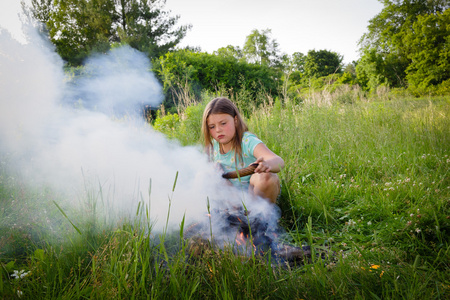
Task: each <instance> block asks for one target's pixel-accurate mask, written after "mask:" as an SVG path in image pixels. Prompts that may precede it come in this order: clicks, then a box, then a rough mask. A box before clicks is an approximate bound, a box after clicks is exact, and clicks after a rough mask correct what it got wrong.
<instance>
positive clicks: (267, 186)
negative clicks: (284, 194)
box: [250, 173, 280, 203]
mask: <svg viewBox="0 0 450 300" xmlns="http://www.w3.org/2000/svg"><path fill="white" fill-rule="evenodd" d="M250 190H251V191H252V192H253V194H255V195H256V196H260V197H263V198H265V199H268V200H269V201H270V202H272V203H276V202H277V198H278V195H279V194H280V179H279V178H278V175H277V174H275V173H256V174H253V175H252V177H250Z"/></svg>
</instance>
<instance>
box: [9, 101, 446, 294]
mask: <svg viewBox="0 0 450 300" xmlns="http://www.w3.org/2000/svg"><path fill="white" fill-rule="evenodd" d="M210 99H211V98H210V97H209V98H206V97H205V100H206V101H207V100H210ZM355 99H356V98H355ZM355 99H353V98H351V94H346V95H340V96H339V97H335V98H332V99H329V100H327V101H319V100H320V99H316V100H317V101H303V102H301V103H290V102H281V101H279V100H276V101H272V100H271V99H270V98H267V99H264V103H265V104H264V105H262V106H261V107H259V108H257V109H254V110H253V111H252V113H249V114H248V115H247V118H246V121H247V123H248V125H249V128H250V131H252V132H254V133H255V134H256V135H258V136H259V137H260V138H261V139H262V140H263V141H264V142H265V143H266V144H267V145H268V147H269V148H271V149H272V150H273V151H274V152H276V153H277V154H279V155H280V156H281V157H282V158H283V159H284V160H285V165H286V166H285V168H284V169H283V171H282V172H281V173H280V177H281V180H282V194H281V197H280V199H279V202H278V206H279V207H280V209H281V219H280V224H281V225H282V227H283V228H284V229H285V230H286V234H285V236H283V240H284V241H285V242H286V243H290V244H292V245H295V246H299V247H300V246H311V248H312V249H313V252H316V251H317V252H319V251H326V252H327V253H332V254H333V255H330V256H325V257H322V256H320V255H319V256H317V255H314V253H313V255H312V257H311V258H310V259H305V260H304V261H302V262H301V263H298V264H296V265H292V264H283V263H277V262H274V261H272V260H271V258H270V256H268V255H267V256H266V257H261V256H258V255H251V256H244V255H239V254H236V253H235V251H232V250H231V249H228V248H227V247H225V248H223V249H218V248H214V247H211V246H210V245H203V246H202V247H203V248H202V249H200V254H198V253H197V254H196V255H194V254H193V253H192V251H191V250H192V247H191V246H192V243H191V244H190V241H189V240H188V239H185V238H184V237H183V234H182V232H183V228H185V227H186V226H187V225H188V224H185V223H184V220H179V223H180V229H181V230H179V231H178V232H175V233H173V232H168V231H164V232H154V231H153V229H152V224H153V223H152V220H150V219H149V218H148V217H147V216H148V211H147V208H146V206H145V205H142V206H139V208H138V210H137V211H136V216H137V217H136V218H135V219H133V221H127V220H122V221H121V222H120V223H117V224H111V223H110V222H107V221H106V220H104V218H102V217H98V214H97V213H96V209H97V208H96V207H97V205H98V206H100V204H101V203H102V191H101V190H98V189H94V191H93V192H89V191H87V192H86V193H84V194H83V195H80V198H79V199H76V200H74V201H79V202H80V205H79V210H78V211H69V210H70V208H67V207H63V206H61V205H59V204H58V203H60V202H59V201H58V199H59V197H63V196H62V195H59V194H58V193H57V192H55V191H52V190H51V189H49V188H47V187H30V186H27V185H26V184H25V182H24V181H23V180H21V175H20V173H12V172H10V171H7V168H6V166H7V164H8V157H2V158H1V160H2V161H1V165H0V168H1V169H0V231H1V233H0V298H3V299H17V298H23V299H85V298H86V299H449V298H450V272H449V266H450V238H449V237H450V180H449V170H450V118H449V116H450V98H449V97H448V96H447V97H431V98H430V97H424V98H412V97H411V98H408V97H395V96H388V95H387V96H385V97H374V98H371V99H365V98H363V100H362V99H356V100H355ZM233 100H239V99H233ZM244 100H245V99H244ZM237 102H238V103H239V101H237ZM203 107H204V103H199V104H195V105H194V104H192V105H191V106H189V107H187V108H185V109H184V114H183V115H182V116H180V117H179V118H176V119H174V118H173V117H170V115H169V117H167V116H166V117H165V118H166V119H164V117H161V118H159V119H157V120H156V121H154V126H155V128H157V129H158V130H160V131H162V132H164V133H166V134H167V135H168V136H169V137H170V138H172V139H178V140H179V141H180V142H181V143H182V144H184V145H192V144H197V143H199V141H198V138H199V131H200V125H201V124H200V122H201V113H202V110H203ZM172 116H173V115H172ZM170 118H171V119H170ZM169 119H170V120H169ZM164 120H165V121H164ZM169 121H170V122H169ZM155 188H156V187H153V189H155ZM176 188H177V187H176V182H174V189H176ZM167 192H168V193H169V194H170V192H171V191H167ZM143 197H144V198H148V197H151V190H150V191H149V195H144V196H143ZM74 218H76V220H77V222H73V221H74ZM80 220H83V222H80Z"/></svg>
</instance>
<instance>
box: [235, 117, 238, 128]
mask: <svg viewBox="0 0 450 300" xmlns="http://www.w3.org/2000/svg"><path fill="white" fill-rule="evenodd" d="M237 123H238V119H237V116H234V126H237Z"/></svg>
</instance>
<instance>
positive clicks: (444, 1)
mask: <svg viewBox="0 0 450 300" xmlns="http://www.w3.org/2000/svg"><path fill="white" fill-rule="evenodd" d="M380 2H382V3H383V4H384V8H383V10H382V11H381V12H380V13H379V14H377V15H376V16H375V17H374V18H372V19H371V20H370V21H369V26H368V32H367V33H365V34H364V35H363V36H362V37H361V39H360V42H359V45H360V51H361V53H363V55H369V56H371V55H373V51H375V52H376V53H377V54H379V55H381V58H382V60H384V64H385V67H383V68H378V69H379V71H382V72H383V73H377V74H375V73H373V74H372V75H373V76H375V77H377V78H378V79H379V78H381V77H382V78H385V79H386V80H387V82H386V83H387V84H389V85H391V86H405V77H406V69H407V68H408V66H409V65H410V63H411V58H410V46H408V44H407V43H405V37H406V35H407V34H408V32H410V31H411V30H413V26H414V23H415V22H416V21H417V19H418V17H419V16H421V15H428V14H433V15H436V14H437V13H441V12H443V11H445V10H446V9H448V8H449V7H450V3H449V1H448V0H380ZM367 60H368V61H370V60H371V58H370V57H369V58H368V59H367ZM377 78H374V79H373V80H371V81H372V82H375V81H377V80H378V79H377Z"/></svg>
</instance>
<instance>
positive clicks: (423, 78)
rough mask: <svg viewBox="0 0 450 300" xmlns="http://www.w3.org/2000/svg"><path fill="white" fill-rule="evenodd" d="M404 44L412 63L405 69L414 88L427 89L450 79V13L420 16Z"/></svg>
mask: <svg viewBox="0 0 450 300" xmlns="http://www.w3.org/2000/svg"><path fill="white" fill-rule="evenodd" d="M404 43H405V47H408V49H409V54H408V58H409V59H410V60H411V64H410V65H409V66H408V68H407V69H406V73H407V75H406V78H407V80H408V83H409V84H410V86H411V87H415V88H426V87H428V86H430V85H437V84H439V83H441V82H443V81H445V80H448V79H450V9H447V10H446V11H444V12H443V13H437V14H429V15H422V16H418V18H417V21H416V22H415V23H414V24H413V27H412V29H410V30H408V31H407V33H406V34H405V37H404Z"/></svg>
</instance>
